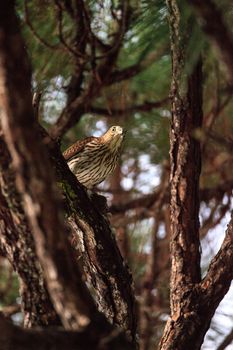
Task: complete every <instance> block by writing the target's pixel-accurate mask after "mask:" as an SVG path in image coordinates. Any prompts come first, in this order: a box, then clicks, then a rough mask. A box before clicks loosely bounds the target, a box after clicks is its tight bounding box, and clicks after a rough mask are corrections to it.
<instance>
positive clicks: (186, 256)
mask: <svg viewBox="0 0 233 350" xmlns="http://www.w3.org/2000/svg"><path fill="white" fill-rule="evenodd" d="M167 5H168V9H169V19H170V30H171V51H172V71H173V78H172V87H171V100H172V122H171V133H170V158H171V178H170V181H171V259H172V261H171V262H172V268H171V282H170V290H171V294H170V305H171V318H170V319H169V320H168V322H167V325H166V327H165V330H164V334H163V337H162V340H161V342H160V349H163V350H165V349H166V350H167V349H174V350H175V349H176V350H178V349H180V350H181V349H182V350H183V349H194V350H195V349H200V347H201V344H202V342H203V339H204V335H205V333H206V331H207V330H208V328H209V324H210V321H211V318H212V316H213V314H214V312H215V310H216V308H217V306H218V304H219V302H220V301H221V299H222V298H223V296H224V295H225V294H226V292H227V291H228V289H229V287H230V283H231V280H232V277H233V272H232V261H231V262H230V260H229V259H232V257H233V240H232V234H233V230H232V229H233V227H232V220H233V219H231V222H230V223H229V226H228V230H227V232H226V237H225V239H224V242H223V244H222V247H221V249H220V251H219V253H218V254H217V255H216V257H215V258H214V259H213V260H212V262H211V264H210V267H209V270H208V272H207V275H206V277H205V278H204V279H203V280H202V281H201V274H200V247H199V245H200V244H199V219H198V213H199V176H200V171H201V149H200V144H199V142H198V140H197V139H195V138H194V131H195V129H197V128H200V127H201V125H202V64H201V60H200V59H199V61H198V62H197V63H196V65H195V66H194V68H193V73H192V74H191V75H190V76H189V77H188V84H187V85H188V86H187V94H184V93H182V92H181V91H184V90H183V82H182V69H183V62H184V51H183V47H182V45H181V41H182V38H181V34H180V32H179V21H180V14H179V8H178V6H177V3H176V1H173V0H168V1H167ZM228 263H229V265H230V266H229V265H228ZM223 264H224V265H225V267H223Z"/></svg>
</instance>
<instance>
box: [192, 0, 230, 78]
mask: <svg viewBox="0 0 233 350" xmlns="http://www.w3.org/2000/svg"><path fill="white" fill-rule="evenodd" d="M189 2H190V3H191V4H192V5H193V7H194V8H195V10H196V12H197V13H198V15H199V16H200V18H201V19H202V21H201V26H202V28H203V30H204V32H206V34H207V35H208V36H209V37H210V38H211V39H212V40H213V42H214V43H215V45H216V46H217V47H218V49H219V50H220V53H221V54H222V59H223V61H224V62H225V64H226V66H227V68H228V70H229V73H230V79H231V84H233V60H232V56H233V36H232V34H231V32H230V30H229V28H227V25H226V23H225V21H224V17H223V14H222V13H221V11H220V9H219V8H218V7H217V5H215V3H214V2H213V1H212V0H205V1H202V0H190V1H189Z"/></svg>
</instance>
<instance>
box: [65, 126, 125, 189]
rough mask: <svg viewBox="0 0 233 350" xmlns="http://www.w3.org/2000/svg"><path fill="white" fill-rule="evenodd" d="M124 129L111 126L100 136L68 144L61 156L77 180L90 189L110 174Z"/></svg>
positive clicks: (114, 164)
mask: <svg viewBox="0 0 233 350" xmlns="http://www.w3.org/2000/svg"><path fill="white" fill-rule="evenodd" d="M124 136H125V131H124V129H123V128H122V127H120V126H112V127H111V128H110V129H108V131H107V132H106V133H105V134H103V135H102V136H100V137H94V136H91V137H87V138H85V139H83V140H79V141H77V142H76V143H74V144H73V145H72V146H70V147H69V148H68V149H67V150H66V151H65V152H64V153H63V156H64V158H65V160H66V162H67V164H68V166H69V168H70V170H71V171H72V172H73V173H74V174H75V176H76V177H77V179H78V181H79V182H80V183H81V184H82V185H84V186H85V187H86V188H88V189H92V188H93V187H94V186H95V185H98V184H99V183H101V182H102V181H104V180H105V179H106V178H107V176H108V175H110V174H111V173H112V172H113V171H114V169H115V168H116V165H117V163H118V160H119V157H120V154H121V150H122V142H123V139H124Z"/></svg>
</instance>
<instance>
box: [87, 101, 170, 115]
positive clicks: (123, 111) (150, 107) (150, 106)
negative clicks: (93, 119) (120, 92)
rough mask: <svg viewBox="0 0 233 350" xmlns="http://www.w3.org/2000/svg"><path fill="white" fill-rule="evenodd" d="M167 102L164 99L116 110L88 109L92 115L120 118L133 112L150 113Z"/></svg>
mask: <svg viewBox="0 0 233 350" xmlns="http://www.w3.org/2000/svg"><path fill="white" fill-rule="evenodd" d="M168 101H169V98H164V99H163V100H161V101H156V102H144V103H143V104H141V105H135V106H130V107H126V108H122V109H120V108H119V109H116V108H110V109H106V108H101V107H94V106H93V107H90V109H89V112H90V113H93V114H100V115H103V116H109V117H116V116H121V115H126V114H130V113H135V112H150V111H151V110H153V109H155V108H161V107H164V106H165V105H166V104H167V103H168Z"/></svg>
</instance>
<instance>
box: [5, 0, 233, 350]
mask: <svg viewBox="0 0 233 350" xmlns="http://www.w3.org/2000/svg"><path fill="white" fill-rule="evenodd" d="M16 3H17V13H18V16H19V19H20V22H21V28H22V33H23V36H24V39H25V41H26V49H27V52H28V55H29V57H30V59H31V64H32V71H33V90H34V92H36V91H37V92H38V91H40V92H41V93H42V99H41V101H40V106H39V118H40V122H41V123H42V124H43V126H44V127H45V128H47V129H49V128H50V127H51V125H52V124H54V123H55V122H56V120H57V119H58V117H59V115H60V114H61V112H62V110H63V108H64V107H65V106H66V103H67V87H68V85H69V82H70V79H71V76H72V75H73V73H74V70H75V57H74V55H72V53H71V52H70V51H69V50H67V49H66V47H64V45H63V44H62V42H61V35H60V34H59V20H58V11H57V7H56V1H50V0H31V1H23V0H17V1H16ZM64 3H68V2H67V1H64ZM85 4H86V8H87V9H88V13H89V16H90V23H91V28H92V31H93V33H94V34H95V35H96V36H97V37H99V38H100V39H101V40H102V42H103V43H104V44H105V45H108V44H109V43H110V41H111V39H112V37H113V35H114V31H115V28H116V20H115V18H114V15H113V13H115V15H116V16H117V11H119V8H120V2H119V1H112V2H111V1H110V0H106V1H86V2H85ZM130 6H131V17H130V23H129V26H128V29H127V32H126V33H125V35H124V38H123V40H122V44H121V49H120V51H119V55H118V58H117V61H116V64H115V67H114V68H115V69H116V70H118V71H120V70H124V69H126V68H127V67H132V66H134V65H136V66H140V69H139V71H138V73H137V74H134V75H132V76H131V77H130V78H129V79H124V80H122V81H120V82H117V83H115V84H112V85H108V86H106V87H103V88H102V89H101V91H100V93H99V95H98V96H97V97H95V98H94V99H93V101H92V106H93V110H96V111H94V112H93V113H91V112H88V113H86V114H83V116H82V118H81V120H80V121H79V122H78V123H77V124H76V125H75V126H74V127H73V128H71V129H70V130H69V131H68V132H67V133H66V134H65V135H64V137H63V139H62V149H65V148H66V147H67V146H69V145H70V144H72V143H73V142H75V141H76V140H77V139H80V138H83V137H86V136H90V135H96V136H99V135H101V134H102V133H103V132H104V131H105V130H106V129H107V128H108V127H109V126H110V125H118V124H120V125H123V126H124V127H125V128H126V129H127V131H128V132H127V138H126V141H125V146H124V152H123V155H122V160H121V164H120V165H119V167H118V168H117V170H116V172H115V174H114V175H113V176H112V177H111V178H110V179H109V180H108V181H106V182H105V183H104V184H101V185H100V186H99V191H101V192H102V193H103V194H104V195H106V196H107V198H108V201H109V205H110V207H111V210H112V218H111V221H112V224H113V226H114V227H115V232H116V237H117V240H118V243H119V247H120V249H121V251H122V254H123V256H124V257H125V259H126V260H127V261H128V263H129V265H130V268H131V270H132V273H133V277H134V281H135V291H136V296H137V300H138V304H139V320H140V322H139V324H140V332H141V337H142V344H141V348H142V349H145V350H146V349H152V348H154V345H155V344H156V343H158V341H159V338H160V336H161V333H162V330H163V326H164V323H165V321H166V319H167V317H168V314H169V205H168V203H169V198H168V196H167V195H166V194H163V195H161V193H162V192H163V190H164V188H165V189H166V188H168V186H169V124H170V105H169V100H168V97H169V90H170V83H171V59H170V46H169V45H170V38H169V25H168V19H167V8H166V3H165V1H162V0H157V1H150V0H148V1H144V0H135V1H131V2H130ZM179 6H180V13H181V23H180V25H181V30H182V31H184V32H185V35H183V37H182V40H183V41H184V42H183V45H184V50H185V56H186V60H185V62H184V70H183V80H182V82H183V84H184V86H183V91H184V92H185V89H186V77H187V75H188V74H189V73H190V72H191V71H192V67H193V65H194V64H195V62H196V61H197V59H198V57H199V55H200V53H201V54H202V56H203V76H204V86H203V87H204V98H203V112H204V126H203V129H202V130H197V131H196V133H195V135H194V137H196V138H198V139H200V140H201V143H202V151H203V163H202V175H201V181H200V188H201V193H202V194H201V199H202V202H201V210H200V221H201V230H200V232H201V238H202V270H203V274H205V271H206V269H207V268H208V263H209V261H210V259H211V257H212V256H213V255H214V254H215V253H216V251H217V249H218V248H219V246H220V243H221V240H222V239H223V236H224V230H225V228H226V224H227V221H228V218H229V213H230V211H231V210H232V185H233V172H232V163H233V155H232V154H233V153H232V144H233V137H232V135H233V114H232V113H233V101H232V96H231V94H232V92H231V91H232V90H231V89H230V88H229V82H228V74H227V70H226V68H225V66H224V65H223V63H222V62H221V58H220V56H219V54H218V52H216V50H215V48H214V47H213V46H212V45H211V43H210V42H209V41H208V40H207V39H206V37H205V35H204V34H203V33H202V32H201V30H200V28H199V25H198V19H197V18H196V17H195V16H194V15H193V13H192V10H191V9H190V8H189V6H188V5H187V3H186V2H183V1H179ZM218 6H219V7H220V8H221V9H222V11H223V13H224V16H225V20H226V23H228V24H229V30H231V26H232V21H233V5H232V4H230V2H229V1H227V0H224V1H223V0H221V1H220V2H218ZM62 16H63V18H62V28H63V29H62V35H63V38H64V40H65V42H66V43H67V45H68V46H69V47H71V48H72V47H73V45H74V42H75V30H74V21H73V19H72V18H71V16H70V14H69V11H68V10H67V8H65V7H64V8H63V11H62ZM187 28H188V30H187ZM86 50H87V51H86V52H87V54H90V52H91V47H87V49H86ZM96 55H97V56H98V55H99V57H100V58H99V61H101V52H99V51H98V48H96ZM19 68H20V67H19ZM82 69H83V75H84V78H85V79H84V80H83V83H82V86H81V89H82V90H85V88H86V85H87V84H88V81H89V79H90V78H91V74H92V63H91V62H86V63H85V64H84V65H83V67H82ZM156 102H158V107H154V108H152V107H151V106H150V104H151V103H152V104H154V103H156ZM160 102H161V103H160ZM140 106H144V107H142V108H140ZM145 106H147V107H145ZM117 110H118V111H119V110H120V112H119V113H118V114H117V113H115V112H114V111H117ZM101 111H102V112H101ZM194 161H195V160H194ZM164 192H166V191H164ZM153 196H154V197H153ZM136 200H138V204H137V205H136V204H135V203H136V202H135V201H136ZM132 203H134V205H132ZM127 205H128V207H127ZM124 206H126V207H127V208H126V209H125V208H124ZM158 206H159V207H158ZM114 208H115V209H114ZM116 208H117V210H118V211H117V210H116ZM114 210H115V211H114ZM153 259H154V260H153ZM0 262H1V272H0V296H1V298H0V305H1V307H2V308H3V309H4V308H5V307H7V306H9V305H14V304H17V303H19V302H20V300H19V299H18V283H17V278H16V276H14V274H13V273H12V272H11V269H10V267H9V265H8V264H7V263H6V262H5V261H4V260H3V259H1V261H0ZM153 263H154V264H155V265H153ZM151 266H152V267H153V266H156V269H155V270H156V271H155V270H154V275H153V276H151V271H152V270H151ZM6 286H7V287H6ZM2 291H4V293H3V292H2ZM148 293H149V294H148ZM229 295H231V296H232V290H231V291H230V292H229V293H228V297H227V298H226V302H225V301H223V302H222V303H221V305H220V306H219V308H218V310H217V312H216V315H215V317H214V319H213V324H212V326H211V329H210V330H209V332H208V333H207V336H206V339H205V342H204V344H203V349H217V346H218V344H219V343H220V342H221V341H222V339H223V338H224V337H225V335H226V334H227V333H228V332H229V331H230V329H231V327H232V320H233V311H232V310H233V303H232V300H230V297H229ZM148 296H149V297H148ZM224 300H225V299H224ZM223 320H224V322H223ZM228 348H229V349H233V347H230V346H229V347H228Z"/></svg>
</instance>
